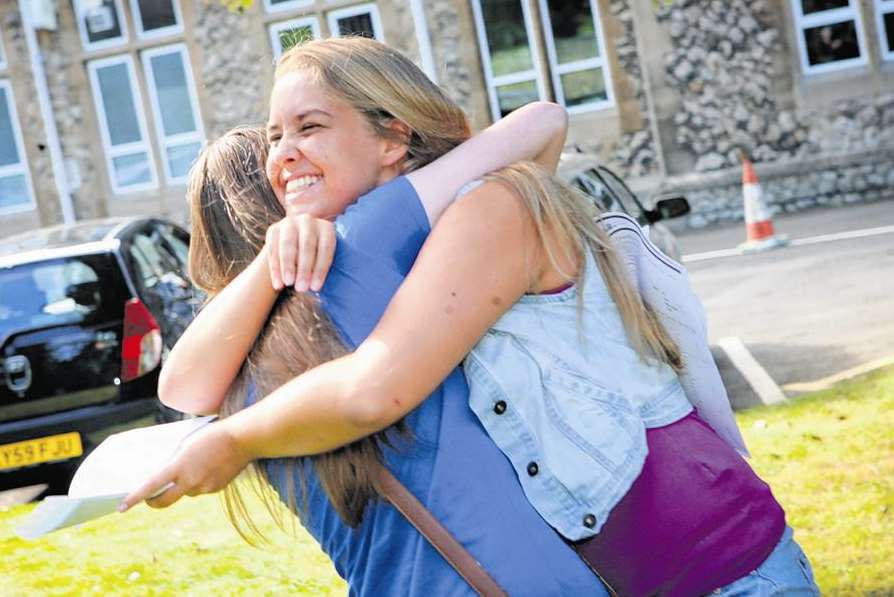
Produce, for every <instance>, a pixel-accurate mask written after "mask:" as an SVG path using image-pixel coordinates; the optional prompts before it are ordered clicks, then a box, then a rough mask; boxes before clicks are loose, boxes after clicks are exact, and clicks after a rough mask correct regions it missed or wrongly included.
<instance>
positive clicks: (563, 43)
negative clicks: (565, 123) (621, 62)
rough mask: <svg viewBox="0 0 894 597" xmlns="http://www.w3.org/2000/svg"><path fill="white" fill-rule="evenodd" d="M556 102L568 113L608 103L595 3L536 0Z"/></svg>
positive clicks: (603, 48)
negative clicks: (565, 108) (538, 2)
mask: <svg viewBox="0 0 894 597" xmlns="http://www.w3.org/2000/svg"><path fill="white" fill-rule="evenodd" d="M540 15H541V18H542V19H543V30H544V34H545V36H546V50H547V56H548V57H549V67H550V72H551V74H552V80H553V88H554V90H555V93H556V100H557V101H558V102H559V103H560V104H562V105H564V106H566V107H567V108H568V110H569V112H575V111H581V110H591V109H596V108H602V107H605V106H608V105H611V104H612V95H611V84H610V81H609V77H608V69H607V68H606V66H605V58H604V56H605V46H604V41H603V36H602V28H601V27H600V23H599V19H598V17H597V12H596V5H595V0H540Z"/></svg>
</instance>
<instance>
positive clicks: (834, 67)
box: [791, 0, 869, 75]
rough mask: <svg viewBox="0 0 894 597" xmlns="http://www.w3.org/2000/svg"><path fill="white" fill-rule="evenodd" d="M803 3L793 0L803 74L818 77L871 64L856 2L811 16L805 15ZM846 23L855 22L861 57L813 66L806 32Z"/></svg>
mask: <svg viewBox="0 0 894 597" xmlns="http://www.w3.org/2000/svg"><path fill="white" fill-rule="evenodd" d="M801 1H802V0H791V5H792V13H793V15H794V21H795V28H796V32H795V36H796V37H797V38H798V54H799V55H800V57H801V72H803V73H804V74H805V75H818V74H822V73H829V72H835V71H840V70H846V69H849V68H854V67H857V66H864V65H866V64H868V63H869V58H868V56H867V52H866V43H865V39H864V37H865V34H864V31H863V19H862V18H861V17H860V11H859V9H858V7H857V5H856V0H848V5H847V7H846V8H836V9H833V10H823V11H820V12H815V13H811V14H809V15H805V14H804V11H803V5H802V4H801ZM845 21H854V28H855V29H856V32H857V48H858V50H859V52H860V56H859V57H857V58H852V59H850V60H839V61H837V62H827V63H824V64H817V65H811V64H810V61H809V60H808V57H807V43H806V41H805V39H804V32H805V30H806V29H811V28H813V27H821V26H823V25H834V24H836V23H842V22H845Z"/></svg>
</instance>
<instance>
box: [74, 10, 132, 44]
mask: <svg viewBox="0 0 894 597" xmlns="http://www.w3.org/2000/svg"><path fill="white" fill-rule="evenodd" d="M114 1H115V10H116V11H117V12H118V24H119V25H120V26H121V36H120V37H114V38H112V39H104V40H102V41H95V42H91V41H90V38H89V37H88V33H87V26H86V24H85V23H84V19H82V18H81V5H82V3H83V2H84V0H75V1H74V11H75V20H76V21H77V22H78V31H80V32H81V43H82V44H83V46H84V49H85V50H86V51H88V52H92V51H94V50H102V49H104V48H112V47H115V46H121V45H124V44H126V43H127V40H128V36H127V15H125V14H124V6H123V5H122V4H121V0H114Z"/></svg>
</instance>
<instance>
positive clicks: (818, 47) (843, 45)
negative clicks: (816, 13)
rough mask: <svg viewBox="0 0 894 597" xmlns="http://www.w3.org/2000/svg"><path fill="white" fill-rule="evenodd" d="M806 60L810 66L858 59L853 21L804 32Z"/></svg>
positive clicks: (812, 28) (858, 53)
mask: <svg viewBox="0 0 894 597" xmlns="http://www.w3.org/2000/svg"><path fill="white" fill-rule="evenodd" d="M804 39H805V41H806V42H807V60H808V61H809V62H810V65H811V66H814V65H817V64H823V63H826V62H837V61H839V60H848V59H851V58H859V57H860V46H859V45H858V44H857V28H856V25H855V23H854V21H844V22H843V23H835V24H832V25H823V26H821V27H811V28H810V29H805V30H804Z"/></svg>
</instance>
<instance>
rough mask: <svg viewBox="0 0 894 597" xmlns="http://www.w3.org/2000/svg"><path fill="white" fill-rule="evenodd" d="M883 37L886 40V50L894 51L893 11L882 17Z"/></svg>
mask: <svg viewBox="0 0 894 597" xmlns="http://www.w3.org/2000/svg"><path fill="white" fill-rule="evenodd" d="M883 18H884V21H885V39H887V40H888V51H889V52H894V12H889V13H888V14H886V15H885V16H884V17H883Z"/></svg>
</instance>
